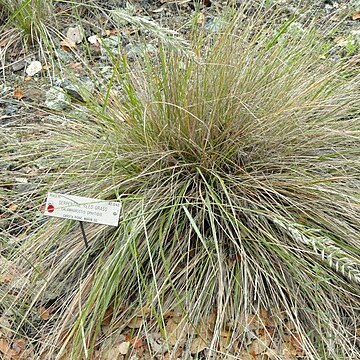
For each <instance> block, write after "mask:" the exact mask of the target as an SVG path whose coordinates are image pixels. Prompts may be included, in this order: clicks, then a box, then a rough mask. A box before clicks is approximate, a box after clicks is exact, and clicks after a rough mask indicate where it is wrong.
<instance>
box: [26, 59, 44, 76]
mask: <svg viewBox="0 0 360 360" xmlns="http://www.w3.org/2000/svg"><path fill="white" fill-rule="evenodd" d="M41 70H42V65H41V62H40V61H37V60H35V61H32V62H31V63H30V64H29V65H28V67H27V68H26V74H27V75H28V76H34V75H35V74H37V73H39V72H40V71H41Z"/></svg>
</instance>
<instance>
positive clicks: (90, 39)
mask: <svg viewBox="0 0 360 360" xmlns="http://www.w3.org/2000/svg"><path fill="white" fill-rule="evenodd" d="M88 42H89V43H90V44H91V45H96V46H98V45H100V43H99V38H98V36H97V35H91V36H89V37H88Z"/></svg>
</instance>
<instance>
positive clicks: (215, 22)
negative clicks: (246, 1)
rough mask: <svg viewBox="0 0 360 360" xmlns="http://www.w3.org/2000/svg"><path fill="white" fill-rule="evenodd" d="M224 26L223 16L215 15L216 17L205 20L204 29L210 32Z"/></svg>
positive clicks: (217, 30)
mask: <svg viewBox="0 0 360 360" xmlns="http://www.w3.org/2000/svg"><path fill="white" fill-rule="evenodd" d="M225 26H226V21H225V20H224V19H223V18H221V17H219V16H217V17H212V18H210V19H209V20H208V21H207V22H206V24H205V29H206V30H207V31H209V32H211V33H218V32H219V31H221V30H222V29H223V28H224V27H225Z"/></svg>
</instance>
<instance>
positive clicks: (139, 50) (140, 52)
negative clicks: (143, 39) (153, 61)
mask: <svg viewBox="0 0 360 360" xmlns="http://www.w3.org/2000/svg"><path fill="white" fill-rule="evenodd" d="M124 51H125V53H126V55H127V57H128V58H129V59H135V58H137V57H139V56H144V55H146V54H150V55H151V54H155V53H156V51H157V49H156V47H155V46H154V45H151V44H139V45H135V44H131V43H129V44H127V45H126V46H125V48H124Z"/></svg>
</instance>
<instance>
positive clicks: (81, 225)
mask: <svg viewBox="0 0 360 360" xmlns="http://www.w3.org/2000/svg"><path fill="white" fill-rule="evenodd" d="M79 223H80V228H81V233H82V236H83V238H84V243H85V247H86V248H89V243H88V241H87V238H86V234H85V229H84V223H83V222H82V221H79Z"/></svg>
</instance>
